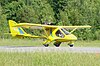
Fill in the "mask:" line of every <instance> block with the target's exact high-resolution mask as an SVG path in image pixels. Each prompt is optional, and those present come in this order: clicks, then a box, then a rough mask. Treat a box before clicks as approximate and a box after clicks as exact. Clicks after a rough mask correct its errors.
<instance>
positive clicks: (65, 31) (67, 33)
mask: <svg viewBox="0 0 100 66" xmlns="http://www.w3.org/2000/svg"><path fill="white" fill-rule="evenodd" d="M61 30H62V31H63V32H64V33H65V34H66V35H69V34H70V32H68V31H67V30H65V29H64V28H62V29H61Z"/></svg>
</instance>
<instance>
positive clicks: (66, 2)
mask: <svg viewBox="0 0 100 66" xmlns="http://www.w3.org/2000/svg"><path fill="white" fill-rule="evenodd" d="M10 19H11V20H15V21H16V22H19V23H20V22H28V23H41V24H42V23H44V22H53V23H55V24H56V25H64V26H66V25H67V26H68V25H91V26H92V28H90V29H79V30H76V31H75V32H74V34H75V35H77V36H78V37H79V39H81V40H87V39H88V40H100V0H0V36H1V37H2V36H3V35H4V33H8V32H9V27H8V20H10Z"/></svg>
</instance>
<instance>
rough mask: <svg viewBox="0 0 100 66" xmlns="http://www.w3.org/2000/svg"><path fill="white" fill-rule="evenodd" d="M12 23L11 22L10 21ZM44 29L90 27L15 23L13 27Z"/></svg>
mask: <svg viewBox="0 0 100 66" xmlns="http://www.w3.org/2000/svg"><path fill="white" fill-rule="evenodd" d="M11 21H12V20H11ZM36 26H37V27H38V28H41V27H45V28H66V29H74V28H77V29H78V28H90V27H91V26H54V25H43V24H33V23H17V24H15V25H13V27H26V28H28V27H33V28H34V27H36Z"/></svg>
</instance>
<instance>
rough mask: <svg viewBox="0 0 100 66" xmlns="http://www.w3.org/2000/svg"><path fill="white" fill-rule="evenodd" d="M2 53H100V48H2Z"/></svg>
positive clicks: (0, 47) (0, 50) (0, 48)
mask: <svg viewBox="0 0 100 66" xmlns="http://www.w3.org/2000/svg"><path fill="white" fill-rule="evenodd" d="M0 52H72V53H100V48H98V47H72V48H70V47H32V46H29V47H28V46H27V47H25V46H0Z"/></svg>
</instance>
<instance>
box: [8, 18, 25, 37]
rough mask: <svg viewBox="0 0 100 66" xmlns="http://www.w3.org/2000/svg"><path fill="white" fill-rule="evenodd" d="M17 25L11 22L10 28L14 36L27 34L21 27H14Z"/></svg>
mask: <svg viewBox="0 0 100 66" xmlns="http://www.w3.org/2000/svg"><path fill="white" fill-rule="evenodd" d="M16 25H17V23H16V22H15V21H13V20H9V27H10V32H11V35H12V36H16V35H24V34H27V33H26V32H25V31H24V30H23V29H22V28H21V27H14V26H16Z"/></svg>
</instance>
